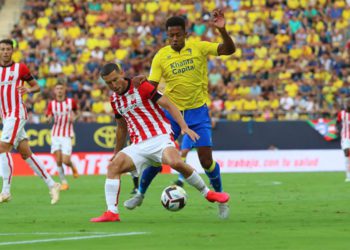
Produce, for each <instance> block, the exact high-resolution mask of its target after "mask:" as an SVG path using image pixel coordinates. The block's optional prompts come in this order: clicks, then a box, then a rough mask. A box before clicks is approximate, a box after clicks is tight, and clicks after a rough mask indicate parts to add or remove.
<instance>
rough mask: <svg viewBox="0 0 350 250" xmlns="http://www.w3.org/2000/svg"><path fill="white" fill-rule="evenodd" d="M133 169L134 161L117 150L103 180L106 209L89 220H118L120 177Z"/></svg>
mask: <svg viewBox="0 0 350 250" xmlns="http://www.w3.org/2000/svg"><path fill="white" fill-rule="evenodd" d="M134 169H135V166H134V162H133V160H132V158H131V157H130V156H128V155H127V154H125V153H123V152H119V153H118V155H117V156H116V157H114V158H113V160H112V161H111V162H110V163H109V165H108V167H107V178H106V182H105V198H106V204H107V211H106V212H105V213H103V214H102V215H101V216H100V217H97V218H92V219H91V220H90V221H91V222H113V221H120V219H119V210H118V203H119V193H120V177H121V175H122V174H123V173H126V172H130V171H132V170H134Z"/></svg>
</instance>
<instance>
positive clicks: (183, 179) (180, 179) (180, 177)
mask: <svg viewBox="0 0 350 250" xmlns="http://www.w3.org/2000/svg"><path fill="white" fill-rule="evenodd" d="M177 179H178V180H179V181H181V182H185V177H184V176H183V175H182V174H180V173H179V176H178V177H177Z"/></svg>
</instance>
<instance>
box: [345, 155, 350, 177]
mask: <svg viewBox="0 0 350 250" xmlns="http://www.w3.org/2000/svg"><path fill="white" fill-rule="evenodd" d="M345 171H346V172H345V173H346V178H350V158H349V157H345Z"/></svg>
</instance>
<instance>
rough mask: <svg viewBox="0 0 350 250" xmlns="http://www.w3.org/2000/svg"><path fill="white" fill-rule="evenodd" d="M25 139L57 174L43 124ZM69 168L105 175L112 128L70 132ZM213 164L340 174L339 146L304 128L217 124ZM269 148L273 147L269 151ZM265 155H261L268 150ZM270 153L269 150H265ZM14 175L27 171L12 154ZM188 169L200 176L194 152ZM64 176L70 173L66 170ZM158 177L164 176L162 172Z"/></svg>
mask: <svg viewBox="0 0 350 250" xmlns="http://www.w3.org/2000/svg"><path fill="white" fill-rule="evenodd" d="M26 131H27V134H28V136H29V138H30V145H31V147H32V149H33V151H34V152H36V153H38V155H39V157H40V158H41V160H42V161H43V163H44V165H45V167H46V168H47V170H48V171H49V172H50V173H51V174H57V172H56V164H55V159H54V157H53V156H52V155H51V154H49V152H50V144H51V136H50V127H49V125H47V124H37V125H35V124H28V125H27V126H26ZM75 132H76V138H77V139H76V140H75V142H74V144H75V145H74V150H73V151H74V154H73V156H72V160H73V162H74V163H75V164H76V166H77V167H78V170H79V173H80V174H105V173H106V167H107V165H108V161H109V159H110V157H111V156H112V153H111V152H112V151H113V148H114V142H115V125H114V124H89V123H81V124H76V126H75ZM213 142H214V159H215V160H216V161H218V162H219V163H220V165H221V167H222V172H227V173H232V172H233V173H235V172H237V173H240V172H299V171H342V170H343V156H342V152H341V150H340V149H339V141H337V140H335V141H331V142H327V141H326V140H324V139H323V137H322V136H321V135H320V134H319V133H318V132H317V131H316V130H314V129H313V128H312V127H311V126H309V125H308V124H307V123H306V122H302V121H296V122H253V123H251V122H219V123H217V126H216V128H215V129H214V130H213ZM272 145H273V147H272ZM269 148H270V150H267V149H269ZM271 148H273V149H274V150H271ZM14 163H15V170H14V174H15V175H33V171H32V170H31V169H30V168H29V167H28V166H27V164H26V163H25V162H24V161H23V160H22V159H21V158H20V156H19V154H16V153H15V154H14ZM188 163H190V164H191V165H193V166H194V167H196V168H197V170H198V171H199V172H202V169H201V168H200V164H199V162H198V157H197V156H196V152H194V151H193V152H190V154H189V156H188ZM66 172H67V174H71V173H70V169H66ZM163 172H165V173H170V172H171V171H170V168H169V167H165V168H164V169H163Z"/></svg>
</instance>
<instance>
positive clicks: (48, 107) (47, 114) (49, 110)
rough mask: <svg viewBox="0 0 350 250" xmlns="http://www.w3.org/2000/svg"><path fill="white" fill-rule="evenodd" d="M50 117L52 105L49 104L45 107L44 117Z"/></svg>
mask: <svg viewBox="0 0 350 250" xmlns="http://www.w3.org/2000/svg"><path fill="white" fill-rule="evenodd" d="M49 115H52V104H51V102H49V104H48V105H47V110H46V116H49Z"/></svg>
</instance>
